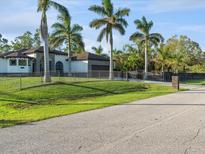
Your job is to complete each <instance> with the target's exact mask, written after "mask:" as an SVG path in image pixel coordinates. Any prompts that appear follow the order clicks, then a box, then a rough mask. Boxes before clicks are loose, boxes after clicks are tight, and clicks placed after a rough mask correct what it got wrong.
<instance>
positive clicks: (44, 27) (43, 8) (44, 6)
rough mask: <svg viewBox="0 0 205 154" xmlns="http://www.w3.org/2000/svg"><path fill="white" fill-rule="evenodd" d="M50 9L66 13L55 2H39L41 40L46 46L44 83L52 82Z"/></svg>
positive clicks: (51, 0)
mask: <svg viewBox="0 0 205 154" xmlns="http://www.w3.org/2000/svg"><path fill="white" fill-rule="evenodd" d="M50 7H54V8H55V9H56V10H58V11H59V12H62V11H64V10H65V9H66V8H65V7H64V6H62V5H60V4H58V3H56V2H54V1H53V0H38V10H37V11H38V12H42V15H41V25H40V31H41V39H42V41H43V46H44V82H51V77H50V68H49V49H48V24H47V15H46V12H47V11H48V9H49V8H50Z"/></svg>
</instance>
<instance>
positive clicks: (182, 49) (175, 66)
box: [165, 36, 203, 72]
mask: <svg viewBox="0 0 205 154" xmlns="http://www.w3.org/2000/svg"><path fill="white" fill-rule="evenodd" d="M165 47H166V50H168V52H170V54H171V55H170V57H171V58H170V59H169V62H170V65H171V69H172V70H173V71H174V72H179V71H188V70H189V68H190V67H192V66H194V65H199V64H202V60H201V58H202V57H203V52H202V50H201V48H200V46H199V44H198V43H196V42H194V41H192V40H191V39H190V38H188V37H187V36H180V37H177V36H173V37H171V38H170V39H168V40H167V43H166V44H165Z"/></svg>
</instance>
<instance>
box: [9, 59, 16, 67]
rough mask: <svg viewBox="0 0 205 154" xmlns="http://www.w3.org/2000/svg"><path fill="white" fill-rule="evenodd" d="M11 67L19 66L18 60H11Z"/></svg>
mask: <svg viewBox="0 0 205 154" xmlns="http://www.w3.org/2000/svg"><path fill="white" fill-rule="evenodd" d="M9 65H10V66H16V65H17V62H16V59H10V60H9Z"/></svg>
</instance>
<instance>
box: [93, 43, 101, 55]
mask: <svg viewBox="0 0 205 154" xmlns="http://www.w3.org/2000/svg"><path fill="white" fill-rule="evenodd" d="M92 49H93V51H94V52H95V54H97V55H101V54H102V53H103V48H102V46H101V45H100V46H99V47H92Z"/></svg>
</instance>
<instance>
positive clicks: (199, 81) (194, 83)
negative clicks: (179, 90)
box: [182, 80, 205, 85]
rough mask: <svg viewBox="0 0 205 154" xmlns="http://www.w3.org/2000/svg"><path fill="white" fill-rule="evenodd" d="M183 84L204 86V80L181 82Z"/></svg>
mask: <svg viewBox="0 0 205 154" xmlns="http://www.w3.org/2000/svg"><path fill="white" fill-rule="evenodd" d="M182 83H184V84H192V85H205V80H189V81H184V82H182Z"/></svg>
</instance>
